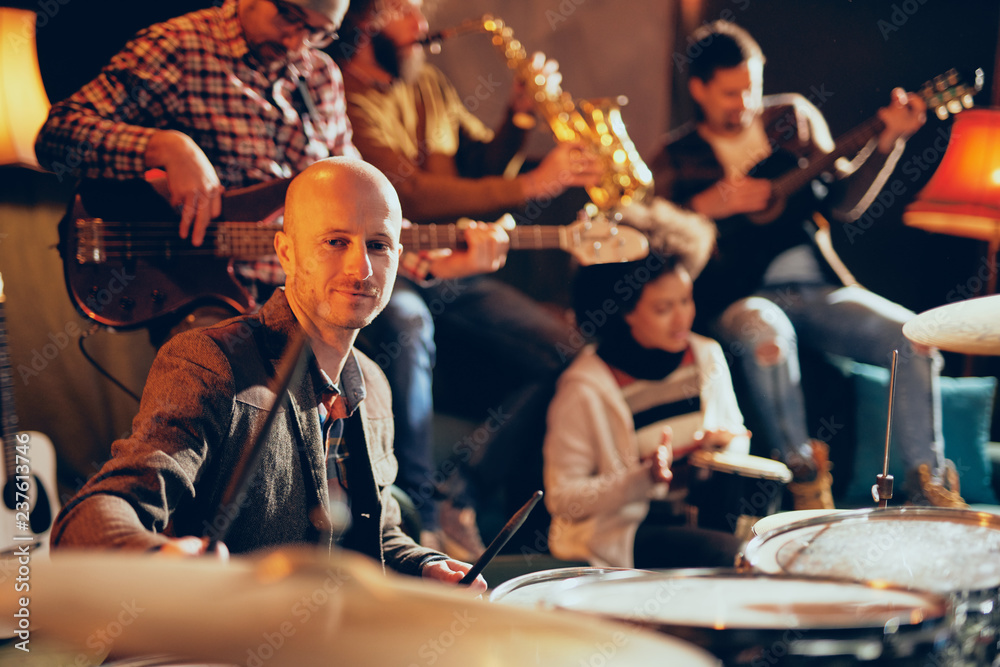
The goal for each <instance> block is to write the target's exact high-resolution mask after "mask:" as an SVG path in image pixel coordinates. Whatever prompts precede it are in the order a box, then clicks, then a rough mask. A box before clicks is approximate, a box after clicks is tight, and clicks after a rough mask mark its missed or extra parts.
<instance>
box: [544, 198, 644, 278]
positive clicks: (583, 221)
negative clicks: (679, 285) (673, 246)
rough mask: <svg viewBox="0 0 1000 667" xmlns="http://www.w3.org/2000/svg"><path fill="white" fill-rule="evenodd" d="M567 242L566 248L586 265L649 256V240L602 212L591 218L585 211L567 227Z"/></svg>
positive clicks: (632, 259) (625, 260)
mask: <svg viewBox="0 0 1000 667" xmlns="http://www.w3.org/2000/svg"><path fill="white" fill-rule="evenodd" d="M566 232H567V235H566V236H567V239H568V242H567V243H566V244H564V245H563V249H564V250H566V251H567V252H569V253H571V254H572V255H573V256H574V257H576V259H577V261H579V262H580V264H582V265H583V266H590V265H592V264H611V263H614V262H634V261H636V260H640V259H642V258H643V257H645V256H646V255H648V254H649V240H648V239H647V238H646V235H645V234H643V233H642V232H640V231H639V230H637V229H634V228H632V227H628V226H625V225H619V224H617V222H615V221H613V220H609V219H608V218H607V216H605V215H604V214H602V213H598V214H595V215H591V214H589V213H587V212H586V210H584V211H581V212H580V217H579V218H578V219H577V221H576V222H574V223H573V224H571V225H567V227H566Z"/></svg>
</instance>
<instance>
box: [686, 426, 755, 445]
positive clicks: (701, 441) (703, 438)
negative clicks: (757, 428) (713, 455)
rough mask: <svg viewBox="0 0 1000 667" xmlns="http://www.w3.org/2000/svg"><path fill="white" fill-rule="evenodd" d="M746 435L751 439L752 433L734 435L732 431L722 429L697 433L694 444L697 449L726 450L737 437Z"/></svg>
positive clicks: (744, 432)
mask: <svg viewBox="0 0 1000 667" xmlns="http://www.w3.org/2000/svg"><path fill="white" fill-rule="evenodd" d="M740 435H745V436H746V437H748V438H749V437H750V431H746V430H744V431H742V432H740V433H733V432H732V431H730V430H728V429H724V428H720V429H718V430H715V431H697V432H695V434H694V444H695V446H696V447H695V448H696V449H710V450H718V449H725V448H726V447H728V446H729V443H730V442H732V441H733V438H735V437H736V436H740Z"/></svg>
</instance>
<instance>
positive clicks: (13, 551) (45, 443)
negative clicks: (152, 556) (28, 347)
mask: <svg viewBox="0 0 1000 667" xmlns="http://www.w3.org/2000/svg"><path fill="white" fill-rule="evenodd" d="M5 301H6V298H5V297H4V293H3V278H2V277H0V416H2V419H3V460H4V465H3V477H2V478H0V488H2V489H3V492H2V495H3V503H2V504H0V556H3V557H4V558H2V559H0V568H5V567H6V566H7V565H8V564H10V563H14V564H15V566H16V563H17V559H16V558H13V556H15V555H18V554H22V553H23V549H25V548H27V549H29V550H31V551H32V552H33V553H34V554H38V553H42V552H45V551H47V550H48V544H49V540H48V535H49V531H50V530H51V528H52V521H53V519H54V518H55V515H56V512H58V510H59V501H58V497H57V495H56V479H55V476H56V459H55V450H54V448H53V447H52V441H50V440H49V439H48V438H47V437H45V436H44V435H42V434H41V433H38V432H36V431H24V432H20V433H19V432H18V430H17V413H16V412H15V411H14V382H13V373H12V372H11V364H10V354H9V352H8V348H7V327H6V320H5V315H4V306H5ZM32 557H34V556H32ZM15 569H16V567H15ZM3 574H10V573H6V572H3V573H0V580H3V579H4V578H5V577H3ZM11 585H13V584H11Z"/></svg>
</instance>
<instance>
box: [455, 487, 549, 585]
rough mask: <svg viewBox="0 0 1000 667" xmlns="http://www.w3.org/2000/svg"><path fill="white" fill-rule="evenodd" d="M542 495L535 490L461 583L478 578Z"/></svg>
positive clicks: (464, 583) (469, 582) (470, 581)
mask: <svg viewBox="0 0 1000 667" xmlns="http://www.w3.org/2000/svg"><path fill="white" fill-rule="evenodd" d="M542 495H543V494H542V491H541V490H539V491H535V492H534V493H533V494H532V495H531V498H529V499H528V502H526V503H524V505H523V506H522V507H521V509H519V510H518V511H517V513H515V514H514V516H512V517H511V518H510V521H508V522H507V525H506V526H504V527H503V530H501V531H500V534H499V535H497V536H496V537H495V538H493V541H492V542H490V546H488V547H486V551H484V552H483V555H482V556H480V557H479V559H478V560H477V561H476V563H475V565H473V566H472V569H471V570H469V572H468V574H466V575H465V576H464V577H462V580H461V581H459V582H458V583H459V585H469V584H471V583H472V582H473V581H475V580H476V577H478V576H479V573H480V572H482V571H483V568H485V567H486V566H487V565H489V564H490V561H491V560H493V558H494V557H495V556H496V555H497V554H498V553H500V550H501V549H503V547H504V545H505V544H507V542H508V541H509V540H510V538H511V537H513V536H514V533H516V532H517V530H518V528H520V527H521V525H522V524H524V520H525V519H527V518H528V514H530V513H531V510H532V509H534V507H535V504H536V503H538V501H539V500H540V499H541V497H542Z"/></svg>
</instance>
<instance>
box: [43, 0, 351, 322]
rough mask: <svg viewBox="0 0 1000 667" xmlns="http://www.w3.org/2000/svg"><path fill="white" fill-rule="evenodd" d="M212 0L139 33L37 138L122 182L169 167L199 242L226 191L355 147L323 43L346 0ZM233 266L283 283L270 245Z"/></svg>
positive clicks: (59, 108) (70, 163)
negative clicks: (268, 253) (265, 252)
mask: <svg viewBox="0 0 1000 667" xmlns="http://www.w3.org/2000/svg"><path fill="white" fill-rule="evenodd" d="M215 4H216V6H213V7H210V8H208V9H203V10H200V11H196V12H192V13H190V14H186V15H184V16H180V17H177V18H174V19H171V20H169V21H166V22H164V23H158V24H156V25H153V26H151V27H149V28H147V29H145V30H143V31H141V32H139V33H138V34H137V35H136V36H135V37H134V38H133V39H132V40H131V41H129V42H128V43H127V44H126V45H125V47H124V48H123V49H122V50H121V51H120V52H119V53H118V54H117V55H115V56H114V57H113V58H112V59H111V61H110V62H109V63H108V64H107V65H106V66H105V67H104V68H103V70H102V71H101V73H100V74H99V75H98V76H97V78H95V79H94V80H93V81H91V82H90V83H88V84H86V85H85V86H84V87H83V88H82V89H80V90H79V91H78V92H76V93H75V94H73V95H72V96H70V97H69V98H67V99H65V100H63V101H61V102H59V103H57V104H55V105H54V106H53V107H52V110H51V112H50V114H49V118H48V120H47V122H46V123H45V125H44V126H43V127H42V130H41V132H40V133H39V135H38V139H37V140H36V145H35V150H36V153H37V155H38V159H39V162H40V163H41V164H42V166H44V167H45V168H47V169H49V170H51V171H54V172H56V173H57V174H59V175H62V174H65V173H71V174H72V176H75V177H80V178H84V179H99V178H104V179H107V178H110V179H119V180H125V179H136V178H142V177H143V175H144V174H145V173H146V171H147V170H149V169H160V170H163V171H164V172H166V181H167V185H168V188H169V191H170V203H171V204H172V205H173V207H174V209H175V211H176V212H177V214H178V216H179V217H180V226H179V234H180V236H181V237H182V238H190V239H191V243H193V244H194V245H196V246H197V245H200V244H201V243H202V241H203V239H204V237H205V231H206V229H207V227H208V224H209V221H210V220H211V219H212V218H213V217H215V216H218V215H219V213H220V208H221V199H220V197H221V194H222V192H223V190H224V189H230V188H240V187H244V186H249V185H253V184H256V183H260V182H264V181H270V180H272V179H277V178H287V177H290V176H292V175H294V174H295V173H297V172H299V171H301V170H302V169H304V168H305V167H307V166H308V165H310V164H312V163H313V162H315V161H316V160H319V159H322V158H326V157H330V156H334V155H346V156H350V157H357V156H358V153H357V150H356V149H355V148H354V146H353V144H352V142H351V126H350V122H349V121H348V119H347V115H346V112H345V103H344V93H343V79H342V77H341V74H340V71H339V70H338V69H337V66H336V65H334V64H333V62H332V61H331V60H330V58H329V57H327V56H326V55H325V54H324V53H322V52H321V51H319V50H318V48H317V47H322V46H323V45H325V44H327V43H329V42H330V40H331V39H332V37H333V35H334V34H335V31H336V29H337V27H338V26H339V25H340V22H341V20H342V19H343V16H344V11H345V10H346V6H347V3H346V0H273V1H272V0H225V1H224V2H221V3H215ZM270 212H271V211H267V212H265V214H266V213H270ZM236 268H237V271H238V273H239V275H240V276H241V278H242V279H244V280H245V281H246V282H247V283H248V286H250V287H252V288H257V289H258V290H261V292H260V293H259V294H258V295H257V296H258V298H259V299H263V298H264V297H265V296H266V294H268V293H269V292H270V290H271V289H273V286H274V285H278V284H281V283H282V282H283V280H284V276H283V274H282V273H281V267H280V266H279V265H278V262H277V259H276V258H274V257H273V256H272V257H271V258H269V259H265V260H262V261H259V262H255V263H253V264H247V265H237V267H236ZM229 314H232V313H229ZM163 333H165V332H163ZM157 337H158V335H157V334H156V333H155V332H154V334H153V338H154V339H155V338H157ZM154 342H162V341H155V340H154Z"/></svg>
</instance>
